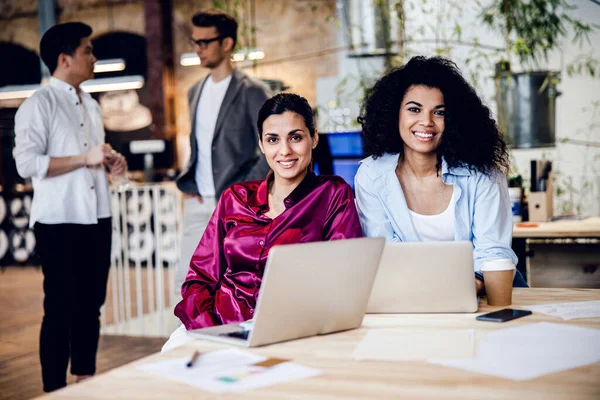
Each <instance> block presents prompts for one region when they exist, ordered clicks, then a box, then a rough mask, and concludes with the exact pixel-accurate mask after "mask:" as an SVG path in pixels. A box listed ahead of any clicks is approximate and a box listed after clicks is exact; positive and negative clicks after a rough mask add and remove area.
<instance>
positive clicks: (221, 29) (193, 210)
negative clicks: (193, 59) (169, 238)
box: [174, 10, 269, 295]
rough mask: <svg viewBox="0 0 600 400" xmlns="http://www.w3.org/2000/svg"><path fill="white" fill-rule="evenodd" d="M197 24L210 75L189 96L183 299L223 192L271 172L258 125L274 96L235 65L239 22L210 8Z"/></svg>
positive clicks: (195, 34) (182, 185)
mask: <svg viewBox="0 0 600 400" xmlns="http://www.w3.org/2000/svg"><path fill="white" fill-rule="evenodd" d="M192 24H193V27H192V36H191V38H190V43H191V44H192V45H193V46H194V49H195V51H196V53H197V54H198V57H200V62H201V65H202V66H203V67H205V68H208V69H209V70H210V72H209V74H208V76H207V77H206V78H205V79H203V80H201V81H199V82H197V83H196V84H194V85H193V86H192V87H191V88H190V90H189V93H188V100H189V106H190V116H191V126H192V132H191V135H190V146H191V156H190V161H189V163H188V165H187V167H186V168H185V170H184V171H183V172H182V173H181V175H180V176H179V177H178V179H177V187H178V188H179V189H180V190H181V191H182V192H183V196H184V214H183V215H184V218H183V238H182V243H181V253H180V260H179V265H178V267H177V268H176V270H175V288H174V290H175V292H176V293H177V294H178V295H181V285H182V283H183V281H184V280H185V276H186V274H187V270H188V267H189V263H190V259H191V257H192V254H193V252H194V250H195V249H196V247H197V245H198V242H199V241H200V238H201V237H202V234H203V233H204V229H205V228H206V225H207V223H208V221H209V219H210V217H211V215H212V213H213V211H214V208H215V206H216V202H217V200H218V198H219V196H220V195H221V193H222V192H223V191H224V190H225V189H226V188H227V187H229V186H230V185H232V184H233V183H236V182H242V181H247V180H254V179H265V177H266V175H267V172H268V171H269V167H268V165H267V163H266V161H265V159H264V157H263V156H262V154H261V153H260V149H259V147H258V129H257V127H256V120H257V117H258V110H259V109H260V107H261V106H262V105H263V103H264V102H265V100H266V99H268V98H269V92H268V89H267V88H266V86H265V85H263V84H262V83H261V82H259V81H256V80H254V79H252V78H250V77H249V76H247V75H246V74H245V73H243V72H242V71H240V70H239V69H237V68H234V66H233V62H232V61H231V53H232V51H233V49H234V47H235V43H236V40H237V21H236V20H235V19H234V18H233V17H232V16H231V15H229V14H227V13H224V12H222V11H220V10H209V11H202V12H199V13H197V14H196V15H194V16H193V17H192Z"/></svg>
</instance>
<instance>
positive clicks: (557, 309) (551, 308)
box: [527, 300, 600, 320]
mask: <svg viewBox="0 0 600 400" xmlns="http://www.w3.org/2000/svg"><path fill="white" fill-rule="evenodd" d="M527 309H528V310H531V311H533V312H539V313H542V314H547V315H551V316H553V317H560V318H562V319H564V320H570V319H578V318H600V300H596V301H577V302H573V303H559V304H543V305H540V306H528V307H527Z"/></svg>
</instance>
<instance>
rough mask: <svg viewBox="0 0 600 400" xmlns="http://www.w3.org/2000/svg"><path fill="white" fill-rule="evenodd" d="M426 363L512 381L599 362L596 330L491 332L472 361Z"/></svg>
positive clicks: (551, 327) (542, 326)
mask: <svg viewBox="0 0 600 400" xmlns="http://www.w3.org/2000/svg"><path fill="white" fill-rule="evenodd" d="M428 361H429V362H430V363H434V364H440V365H445V366H449V367H455V368H461V369H465V370H467V371H472V372H478V373H482V374H488V375H495V376H499V377H503V378H509V379H513V380H516V381H521V380H526V379H533V378H537V377H539V376H542V375H546V374H551V373H555V372H559V371H564V370H567V369H571V368H577V367H580V366H583V365H587V364H593V363H597V362H600V330H598V329H589V328H581V327H577V326H568V325H560V324H552V323H547V322H543V323H539V324H531V325H522V326H518V327H514V328H508V329H502V330H499V331H495V332H491V333H489V334H488V336H487V338H486V339H485V340H482V341H480V342H479V343H478V346H477V355H476V356H475V357H474V358H461V359H453V360H448V359H439V358H436V359H431V360H428Z"/></svg>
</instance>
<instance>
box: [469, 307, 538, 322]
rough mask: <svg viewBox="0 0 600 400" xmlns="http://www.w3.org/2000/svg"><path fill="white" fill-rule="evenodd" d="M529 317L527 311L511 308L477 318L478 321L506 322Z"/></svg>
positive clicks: (529, 313)
mask: <svg viewBox="0 0 600 400" xmlns="http://www.w3.org/2000/svg"><path fill="white" fill-rule="evenodd" d="M527 315H531V311H529V310H515V309H513V308H505V309H503V310H498V311H494V312H491V313H487V314H482V315H480V316H478V317H477V318H475V319H477V320H478V321H490V322H506V321H510V320H512V319H516V318H521V317H525V316H527Z"/></svg>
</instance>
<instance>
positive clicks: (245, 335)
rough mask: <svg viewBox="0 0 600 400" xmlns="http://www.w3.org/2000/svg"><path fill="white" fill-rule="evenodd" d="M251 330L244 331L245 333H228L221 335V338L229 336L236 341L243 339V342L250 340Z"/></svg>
mask: <svg viewBox="0 0 600 400" xmlns="http://www.w3.org/2000/svg"><path fill="white" fill-rule="evenodd" d="M250 332H252V331H249V330H244V331H235V332H228V333H219V336H227V337H232V338H236V339H243V340H248V336H249V335H250Z"/></svg>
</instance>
